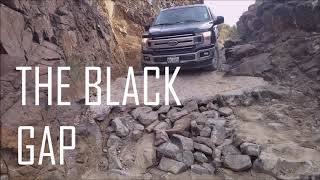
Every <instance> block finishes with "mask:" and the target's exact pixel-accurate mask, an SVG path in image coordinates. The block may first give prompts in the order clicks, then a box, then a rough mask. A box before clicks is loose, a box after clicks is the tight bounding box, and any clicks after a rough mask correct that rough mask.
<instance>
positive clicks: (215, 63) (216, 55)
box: [205, 43, 221, 71]
mask: <svg viewBox="0 0 320 180" xmlns="http://www.w3.org/2000/svg"><path fill="white" fill-rule="evenodd" d="M212 61H213V62H212V65H211V66H209V67H207V68H205V70H207V71H215V70H220V66H221V65H220V64H221V63H220V52H219V46H218V43H216V45H215V48H214V57H213V59H212Z"/></svg>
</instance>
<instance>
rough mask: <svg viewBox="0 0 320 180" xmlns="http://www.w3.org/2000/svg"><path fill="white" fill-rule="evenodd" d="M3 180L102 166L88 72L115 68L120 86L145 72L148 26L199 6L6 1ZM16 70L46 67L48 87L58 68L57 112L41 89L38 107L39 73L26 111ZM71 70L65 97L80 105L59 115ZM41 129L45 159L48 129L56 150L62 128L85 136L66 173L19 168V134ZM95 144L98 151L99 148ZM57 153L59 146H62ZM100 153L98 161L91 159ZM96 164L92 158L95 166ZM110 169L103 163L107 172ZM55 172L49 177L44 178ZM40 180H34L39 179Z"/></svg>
mask: <svg viewBox="0 0 320 180" xmlns="http://www.w3.org/2000/svg"><path fill="white" fill-rule="evenodd" d="M0 2H1V3H0V18H1V19H0V22H1V38H0V55H1V61H0V62H1V82H0V83H1V94H0V96H1V97H0V98H1V105H0V115H1V179H6V178H8V177H10V179H26V177H32V176H34V177H38V179H44V178H49V179H59V178H63V177H69V178H70V177H79V176H80V175H81V172H84V171H83V170H84V169H85V168H86V167H93V168H95V167H96V165H97V163H98V162H99V160H100V159H101V153H100V152H102V150H101V148H102V146H101V143H102V142H101V141H100V140H101V139H100V140H99V137H100V136H101V134H99V133H98V132H100V130H99V127H98V126H96V125H95V123H94V122H91V121H89V120H90V119H88V115H87V114H86V109H87V108H86V107H84V106H83V105H82V101H81V99H82V98H83V93H84V91H83V89H84V88H83V82H84V67H85V66H100V67H106V66H110V67H111V68H112V69H113V73H112V76H113V78H115V77H118V76H120V75H122V74H123V73H124V71H126V69H127V66H129V65H130V66H134V67H139V63H138V60H139V58H140V42H141V34H142V32H143V26H144V25H145V24H148V23H150V20H151V19H152V17H154V16H155V14H156V12H158V11H159V9H160V8H162V7H167V6H169V5H170V6H171V5H174V4H180V3H196V1H190V0H188V1H166V2H165V3H164V1H154V2H148V1H147V0H142V1H135V0H130V1H127V0H117V1H112V0H68V1H64V0H53V1H51V0H43V1H32V0H1V1H0ZM17 66H32V67H35V66H39V67H40V82H47V80H48V73H47V67H49V66H50V67H52V68H53V77H52V81H53V102H54V103H53V104H54V105H53V106H47V105H46V104H47V103H46V102H47V101H46V99H47V95H48V91H47V90H45V89H41V92H40V99H41V100H40V101H41V102H44V103H41V104H40V105H39V106H35V105H34V104H35V103H34V100H33V99H34V98H33V97H34V82H35V81H34V80H35V76H34V73H35V71H34V69H33V70H32V71H29V72H28V73H27V106H22V105H21V72H19V71H16V70H15V68H16V67H17ZM58 66H70V67H71V71H70V72H69V73H63V82H64V83H69V84H71V87H70V89H69V90H68V91H67V90H66V91H64V92H63V94H64V97H66V99H68V100H70V101H72V102H74V103H72V105H71V106H70V107H57V106H55V102H56V94H57V93H56V85H57V69H56V68H57V67H58ZM23 125H29V126H34V127H35V137H37V138H35V140H33V141H31V140H29V139H26V141H27V142H32V143H33V144H35V145H36V149H35V154H36V159H37V157H38V155H39V149H40V144H41V138H40V137H42V132H43V127H44V126H46V125H48V126H50V127H51V130H52V138H53V142H54V144H55V145H57V143H58V142H59V138H58V134H59V132H58V131H57V130H58V127H59V126H60V125H77V128H80V130H79V131H78V134H77V135H78V136H79V143H80V145H79V149H77V151H76V153H73V154H68V157H69V158H68V159H67V160H66V165H65V166H61V167H59V168H56V167H50V166H46V164H47V163H48V162H45V163H44V164H45V165H44V166H23V167H20V166H18V165H17V128H18V126H23ZM92 142H93V143H92ZM55 149H57V146H55ZM90 152H97V153H90ZM89 157H90V158H89ZM101 166H103V163H102V165H101ZM47 171H49V173H45V172H47ZM32 179H34V178H32Z"/></svg>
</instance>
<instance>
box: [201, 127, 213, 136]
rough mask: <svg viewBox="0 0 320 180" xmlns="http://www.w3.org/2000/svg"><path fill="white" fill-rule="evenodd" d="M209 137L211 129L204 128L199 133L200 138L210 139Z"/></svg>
mask: <svg viewBox="0 0 320 180" xmlns="http://www.w3.org/2000/svg"><path fill="white" fill-rule="evenodd" d="M210 135H211V128H210V127H208V126H206V127H204V128H203V129H202V130H201V131H200V136H202V137H210Z"/></svg>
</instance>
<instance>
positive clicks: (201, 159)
mask: <svg viewBox="0 0 320 180" xmlns="http://www.w3.org/2000/svg"><path fill="white" fill-rule="evenodd" d="M193 156H194V159H195V160H196V161H198V162H200V163H205V162H208V158H207V156H206V155H205V154H203V153H202V152H195V153H194V154H193Z"/></svg>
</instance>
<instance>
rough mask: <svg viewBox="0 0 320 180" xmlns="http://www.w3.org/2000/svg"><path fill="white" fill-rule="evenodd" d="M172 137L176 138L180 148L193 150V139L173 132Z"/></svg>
mask: <svg viewBox="0 0 320 180" xmlns="http://www.w3.org/2000/svg"><path fill="white" fill-rule="evenodd" d="M173 137H174V138H176V139H177V140H178V143H179V144H180V145H181V147H182V150H184V151H193V150H194V148H193V140H192V139H191V138H187V137H184V136H181V135H177V134H174V135H173Z"/></svg>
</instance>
